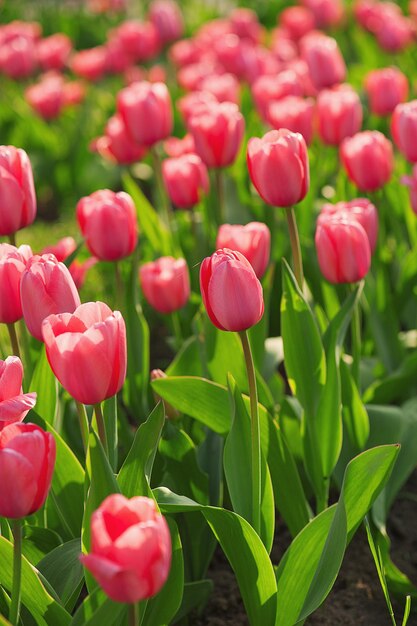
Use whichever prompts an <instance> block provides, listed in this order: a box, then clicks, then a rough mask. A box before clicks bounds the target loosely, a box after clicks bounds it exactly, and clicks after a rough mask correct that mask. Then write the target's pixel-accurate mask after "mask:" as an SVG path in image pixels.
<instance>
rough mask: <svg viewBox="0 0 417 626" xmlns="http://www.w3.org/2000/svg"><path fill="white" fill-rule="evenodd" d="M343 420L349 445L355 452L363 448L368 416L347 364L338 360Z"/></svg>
mask: <svg viewBox="0 0 417 626" xmlns="http://www.w3.org/2000/svg"><path fill="white" fill-rule="evenodd" d="M340 378H341V383H342V405H343V408H342V415H343V422H344V425H345V428H346V431H347V434H348V437H349V441H350V443H351V445H352V446H353V447H354V449H355V450H356V451H357V452H360V451H361V450H363V449H364V447H365V444H366V442H367V441H368V437H369V417H368V413H367V411H366V408H365V405H364V403H363V402H362V399H361V396H360V393H359V391H358V388H357V386H356V384H355V381H354V380H353V378H352V376H351V373H350V371H349V368H348V366H347V364H346V363H345V362H344V361H343V359H342V360H341V361H340Z"/></svg>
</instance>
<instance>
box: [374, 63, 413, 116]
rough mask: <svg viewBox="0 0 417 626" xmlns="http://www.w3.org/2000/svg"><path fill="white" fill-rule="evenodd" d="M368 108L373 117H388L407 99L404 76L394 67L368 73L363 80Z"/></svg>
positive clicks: (406, 85) (406, 84)
mask: <svg viewBox="0 0 417 626" xmlns="http://www.w3.org/2000/svg"><path fill="white" fill-rule="evenodd" d="M365 90H366V93H367V95H368V100H369V108H370V110H371V111H372V113H374V114H375V115H390V113H392V112H393V111H394V109H395V107H396V106H397V104H400V103H401V102H405V101H406V100H407V98H408V81H407V78H406V76H405V75H404V74H403V73H402V72H401V71H400V70H399V69H397V68H395V67H385V68H383V69H381V70H373V71H372V72H369V74H367V76H366V78H365Z"/></svg>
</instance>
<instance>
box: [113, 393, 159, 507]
mask: <svg viewBox="0 0 417 626" xmlns="http://www.w3.org/2000/svg"><path fill="white" fill-rule="evenodd" d="M164 423H165V413H164V407H163V404H162V402H159V403H158V404H157V406H156V407H155V408H154V410H153V411H152V413H151V414H150V416H149V417H148V419H147V420H146V422H144V423H143V424H142V425H141V426H139V428H138V430H137V431H136V435H135V439H134V441H133V444H132V447H131V448H130V450H129V453H128V455H127V457H126V459H125V461H124V463H123V465H122V467H121V469H120V472H119V475H118V479H117V482H118V484H119V486H120V489H121V491H122V493H123V495H125V496H126V497H127V498H132V497H133V496H148V497H150V498H152V497H153V496H152V491H151V489H150V486H149V485H150V480H151V474H152V467H153V462H154V458H155V453H156V450H157V449H158V441H159V438H160V436H161V431H162V428H163V425H164Z"/></svg>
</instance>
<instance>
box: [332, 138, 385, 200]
mask: <svg viewBox="0 0 417 626" xmlns="http://www.w3.org/2000/svg"><path fill="white" fill-rule="evenodd" d="M340 158H341V161H342V163H343V165H344V167H345V169H346V171H347V174H348V176H349V178H350V179H351V180H352V181H353V182H354V183H355V185H356V186H357V187H359V189H360V190H361V191H375V189H379V188H380V187H383V185H385V183H387V182H388V181H389V179H390V178H391V174H392V170H393V167H394V162H393V151H392V144H391V142H390V141H389V139H387V138H386V137H385V135H383V134H382V133H380V132H379V131H377V130H366V131H364V132H362V133H357V134H356V135H354V136H353V137H349V138H347V139H345V140H344V141H343V142H342V144H341V146H340Z"/></svg>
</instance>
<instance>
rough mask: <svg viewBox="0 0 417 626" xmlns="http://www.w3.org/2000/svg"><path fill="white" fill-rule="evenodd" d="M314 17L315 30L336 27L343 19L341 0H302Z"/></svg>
mask: <svg viewBox="0 0 417 626" xmlns="http://www.w3.org/2000/svg"><path fill="white" fill-rule="evenodd" d="M302 4H303V6H305V7H307V8H308V9H310V11H311V12H312V13H313V15H314V20H315V22H316V27H317V28H328V27H330V26H336V25H337V24H339V23H340V21H341V20H342V19H343V13H344V11H343V2H342V0H302Z"/></svg>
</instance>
